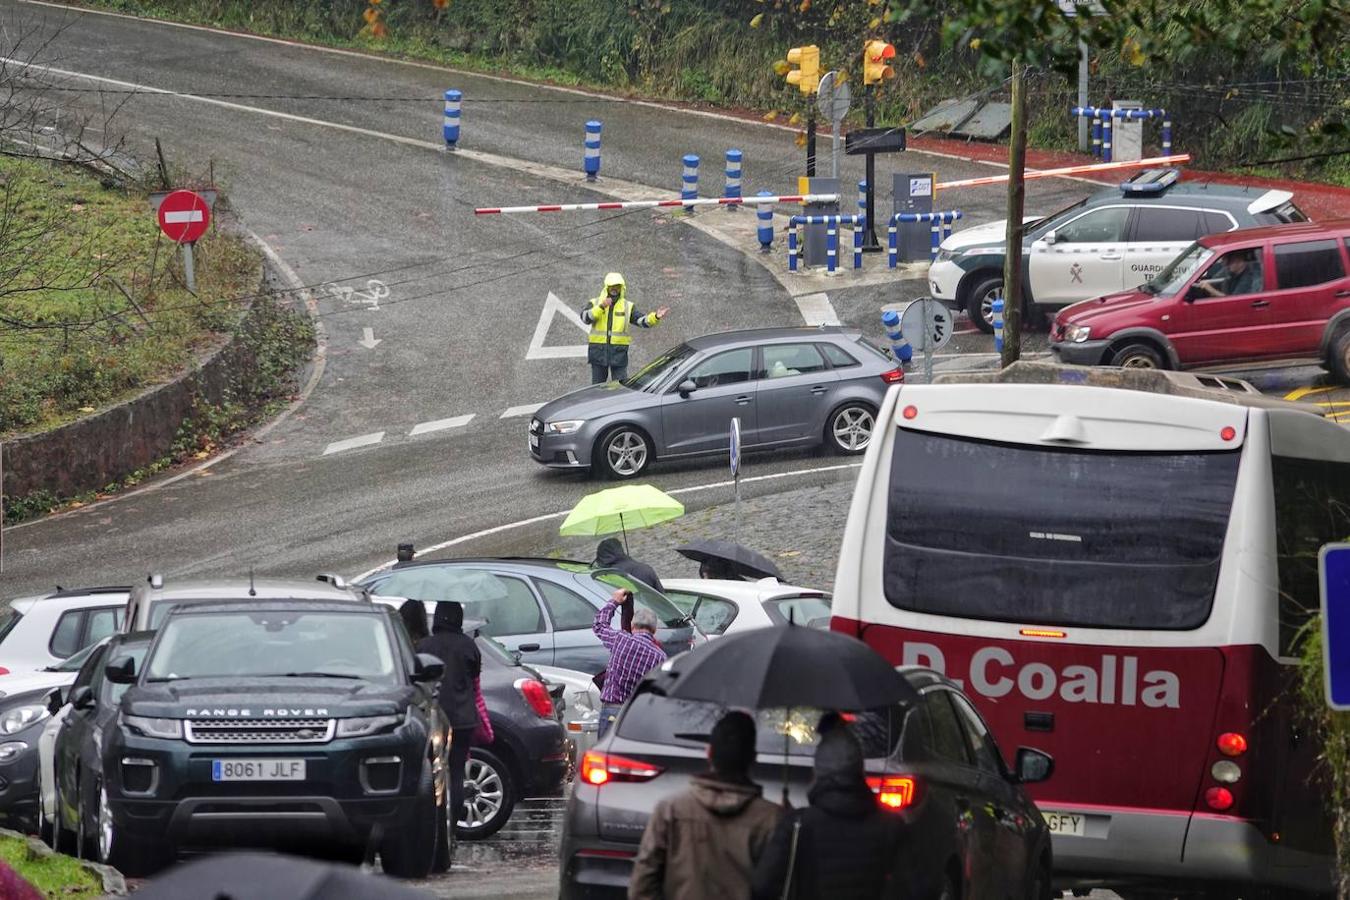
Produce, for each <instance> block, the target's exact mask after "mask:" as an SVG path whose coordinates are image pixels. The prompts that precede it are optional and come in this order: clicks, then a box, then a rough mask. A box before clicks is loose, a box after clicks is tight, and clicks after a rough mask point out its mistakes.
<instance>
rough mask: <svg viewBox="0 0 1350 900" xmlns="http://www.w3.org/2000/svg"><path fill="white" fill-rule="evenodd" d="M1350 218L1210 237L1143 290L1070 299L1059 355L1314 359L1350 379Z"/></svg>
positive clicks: (1137, 359)
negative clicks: (1087, 298)
mask: <svg viewBox="0 0 1350 900" xmlns="http://www.w3.org/2000/svg"><path fill="white" fill-rule="evenodd" d="M1347 244H1350V219H1341V220H1337V221H1335V222H1327V223H1322V224H1315V223H1312V222H1300V223H1297V224H1292V225H1272V226H1266V227H1262V228H1246V229H1241V230H1239V231H1230V232H1228V233H1226V234H1217V235H1211V236H1209V237H1204V238H1201V239H1200V240H1199V241H1197V242H1196V243H1194V244H1192V245H1191V247H1190V248H1189V249H1188V250H1186V251H1185V252H1184V253H1182V254H1181V255H1180V256H1178V257H1177V258H1176V259H1175V260H1173V261H1172V263H1171V264H1170V265H1168V266H1167V268H1165V269H1163V271H1162V272H1160V273H1159V274H1158V275H1157V276H1156V277H1155V278H1153V280H1151V281H1149V282H1147V283H1145V284H1142V285H1140V286H1139V287H1137V288H1135V289H1134V290H1130V291H1124V292H1122V293H1119V294H1108V295H1107V296H1105V297H1098V298H1097V299H1095V300H1085V301H1083V302H1081V303H1075V304H1073V305H1072V306H1068V307H1065V308H1064V309H1063V310H1062V311H1061V312H1060V313H1059V315H1057V316H1056V317H1055V323H1054V326H1053V327H1052V328H1051V331H1050V342H1051V343H1050V350H1051V351H1052V352H1053V353H1054V355H1055V357H1056V359H1057V360H1059V361H1060V362H1066V363H1076V364H1078V365H1088V366H1100V365H1108V366H1122V367H1126V368H1149V369H1191V368H1198V367H1202V366H1219V365H1225V364H1230V363H1253V362H1255V363H1264V362H1290V363H1296V362H1312V363H1315V364H1317V365H1323V366H1326V367H1327V368H1329V369H1330V370H1331V371H1332V372H1333V373H1334V374H1335V375H1336V377H1337V378H1338V379H1339V380H1341V381H1343V382H1350V256H1348V253H1350V247H1347Z"/></svg>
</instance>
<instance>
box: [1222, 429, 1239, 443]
mask: <svg viewBox="0 0 1350 900" xmlns="http://www.w3.org/2000/svg"><path fill="white" fill-rule="evenodd" d="M1219 437H1221V438H1223V439H1224V440H1225V441H1231V440H1232V439H1233V438H1235V437H1237V429H1236V428H1234V427H1233V426H1232V425H1225V426H1223V430H1222V431H1220V432H1219Z"/></svg>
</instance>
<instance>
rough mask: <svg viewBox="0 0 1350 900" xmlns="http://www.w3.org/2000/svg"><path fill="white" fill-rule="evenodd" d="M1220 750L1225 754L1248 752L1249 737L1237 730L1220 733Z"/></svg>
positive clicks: (1233, 754) (1236, 754) (1239, 754)
mask: <svg viewBox="0 0 1350 900" xmlns="http://www.w3.org/2000/svg"><path fill="white" fill-rule="evenodd" d="M1218 743H1219V752H1220V753H1222V754H1223V755H1224V756H1241V755H1242V754H1244V753H1246V752H1247V739H1246V738H1245V737H1243V736H1242V735H1240V734H1238V733H1237V732H1236V731H1225V732H1224V733H1223V734H1221V735H1219V741H1218Z"/></svg>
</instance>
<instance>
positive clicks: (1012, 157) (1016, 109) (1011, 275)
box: [1000, 59, 1027, 366]
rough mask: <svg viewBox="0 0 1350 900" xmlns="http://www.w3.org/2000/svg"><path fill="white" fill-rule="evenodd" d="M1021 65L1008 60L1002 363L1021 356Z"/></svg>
mask: <svg viewBox="0 0 1350 900" xmlns="http://www.w3.org/2000/svg"><path fill="white" fill-rule="evenodd" d="M1024 72H1025V66H1024V65H1023V63H1022V61H1021V60H1020V59H1014V60H1013V63H1012V136H1011V138H1010V140H1009V145H1008V230H1007V243H1006V244H1005V246H1006V247H1007V251H1006V252H1005V253H1004V254H1003V358H1002V360H1001V361H1000V362H1001V364H1002V365H1003V366H1010V365H1012V364H1013V363H1015V362H1017V360H1018V358H1019V357H1021V355H1022V233H1023V232H1024V231H1025V229H1024V228H1023V226H1022V214H1023V211H1024V209H1025V207H1026V180H1025V175H1026V161H1027V160H1026V156H1027V95H1026V86H1025V84H1024V83H1023V78H1024Z"/></svg>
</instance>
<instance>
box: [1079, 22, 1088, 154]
mask: <svg viewBox="0 0 1350 900" xmlns="http://www.w3.org/2000/svg"><path fill="white" fill-rule="evenodd" d="M1087 105H1088V45H1087V41H1085V40H1083V39H1082V38H1079V39H1078V108H1079V109H1084V108H1086V107H1087ZM1078 151H1079V152H1080V153H1086V152H1087V151H1088V120H1087V118H1086V117H1084V116H1079V117H1078Z"/></svg>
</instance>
